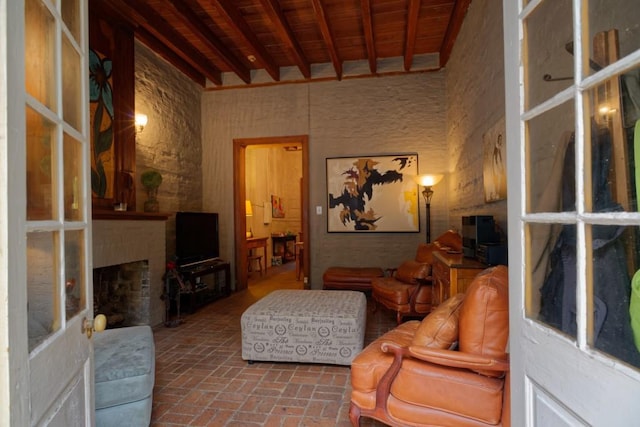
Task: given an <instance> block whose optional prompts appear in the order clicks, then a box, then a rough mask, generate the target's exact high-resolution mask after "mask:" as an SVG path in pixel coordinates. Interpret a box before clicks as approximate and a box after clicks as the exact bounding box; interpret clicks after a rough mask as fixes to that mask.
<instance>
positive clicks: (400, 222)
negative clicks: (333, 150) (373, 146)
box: [327, 154, 420, 233]
mask: <svg viewBox="0 0 640 427" xmlns="http://www.w3.org/2000/svg"><path fill="white" fill-rule="evenodd" d="M417 174H418V155H417V154H395V155H381V156H360V157H334V158H327V198H328V200H327V203H328V208H327V231H328V232H330V233H332V232H419V231H420V220H419V208H418V185H417V184H416V182H415V181H414V177H415V176H416V175H417Z"/></svg>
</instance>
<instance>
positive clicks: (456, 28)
mask: <svg viewBox="0 0 640 427" xmlns="http://www.w3.org/2000/svg"><path fill="white" fill-rule="evenodd" d="M469 4H471V0H456V4H455V5H454V6H453V12H452V13H451V18H450V19H449V25H448V26H447V33H446V34H445V36H444V40H443V41H442V46H441V47H440V67H444V66H445V65H447V62H448V61H449V57H450V56H451V51H452V50H453V45H454V43H455V42H456V38H457V37H458V33H459V32H460V28H461V27H462V21H463V20H464V17H465V15H466V14H467V9H469Z"/></svg>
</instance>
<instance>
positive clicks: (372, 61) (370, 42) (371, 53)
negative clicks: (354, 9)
mask: <svg viewBox="0 0 640 427" xmlns="http://www.w3.org/2000/svg"><path fill="white" fill-rule="evenodd" d="M361 3H362V29H363V31H364V40H365V43H366V44H367V59H368V60H369V70H371V74H376V73H377V72H378V61H377V55H376V45H375V42H374V39H373V20H372V19H371V16H372V15H371V0H362V1H361Z"/></svg>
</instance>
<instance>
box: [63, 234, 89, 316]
mask: <svg viewBox="0 0 640 427" xmlns="http://www.w3.org/2000/svg"><path fill="white" fill-rule="evenodd" d="M64 251H65V252H64V255H65V257H64V262H65V282H64V283H65V311H66V316H67V319H70V318H72V317H73V316H74V315H76V314H78V313H79V312H80V311H82V310H84V308H85V307H86V296H85V293H84V289H85V283H84V277H85V275H84V233H83V232H82V231H67V232H66V233H65V240H64Z"/></svg>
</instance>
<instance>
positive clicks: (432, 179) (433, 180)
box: [415, 173, 444, 187]
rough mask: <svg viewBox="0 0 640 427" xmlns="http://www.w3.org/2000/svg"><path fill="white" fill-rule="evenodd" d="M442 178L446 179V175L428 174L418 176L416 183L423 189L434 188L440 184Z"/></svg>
mask: <svg viewBox="0 0 640 427" xmlns="http://www.w3.org/2000/svg"><path fill="white" fill-rule="evenodd" d="M442 178H444V175H442V174H433V173H427V174H423V175H418V176H416V177H415V181H416V182H417V183H418V184H419V185H422V186H423V187H433V186H434V185H436V184H437V183H439V182H440V181H441V180H442Z"/></svg>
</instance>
